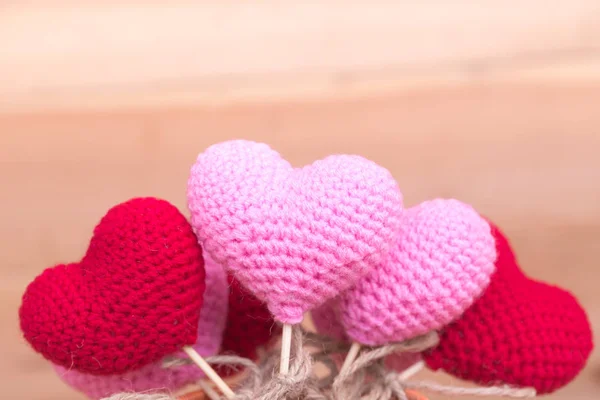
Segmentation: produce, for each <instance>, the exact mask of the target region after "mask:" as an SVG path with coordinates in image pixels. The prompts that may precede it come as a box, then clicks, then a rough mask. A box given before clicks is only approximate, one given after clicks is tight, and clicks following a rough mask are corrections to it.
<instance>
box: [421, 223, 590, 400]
mask: <svg viewBox="0 0 600 400" xmlns="http://www.w3.org/2000/svg"><path fill="white" fill-rule="evenodd" d="M492 228H493V233H494V237H495V238H496V247H497V252H498V260H497V262H496V267H497V269H496V272H495V274H494V275H493V276H492V280H491V283H490V285H489V287H488V288H487V289H486V291H485V292H484V293H483V295H482V296H481V298H479V299H478V300H477V301H476V302H475V303H474V304H473V305H472V306H471V307H470V308H469V309H468V310H467V311H466V312H465V313H464V315H463V316H462V317H461V318H459V319H458V320H457V321H455V322H454V323H452V324H451V325H449V326H448V327H446V328H445V329H444V330H443V331H442V332H441V335H440V343H439V345H438V346H437V347H436V348H434V349H432V350H430V351H427V352H425V353H424V358H425V361H426V363H427V365H428V366H429V368H431V369H433V370H438V369H443V370H445V371H446V372H448V373H450V374H452V375H454V376H456V377H458V378H462V379H465V380H469V381H472V382H475V383H478V384H483V385H496V384H510V385H514V386H518V387H533V388H535V389H536V390H537V392H538V394H546V393H551V392H554V391H555V390H557V389H559V388H561V387H563V386H564V385H566V384H567V383H569V382H570V381H571V380H573V379H574V378H575V376H577V374H579V372H580V371H581V370H582V369H583V367H584V366H585V364H586V361H587V359H588V358H589V356H590V353H591V351H592V349H593V342H592V332H591V328H590V323H589V321H588V318H587V316H586V313H585V310H584V309H583V308H582V307H581V306H580V305H579V303H578V302H577V299H576V298H575V297H574V296H573V295H572V294H571V293H569V292H567V291H565V290H563V289H561V288H559V287H556V286H552V285H548V284H546V283H543V282H539V281H535V280H533V279H530V278H529V277H527V276H526V275H525V274H524V273H523V272H522V271H521V269H520V268H519V266H518V263H517V260H516V257H515V255H514V253H513V251H512V249H511V246H510V244H509V242H508V240H507V239H506V237H505V235H504V234H503V233H502V232H501V231H500V230H499V229H498V227H496V226H493V225H492Z"/></svg>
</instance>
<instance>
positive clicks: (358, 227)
mask: <svg viewBox="0 0 600 400" xmlns="http://www.w3.org/2000/svg"><path fill="white" fill-rule="evenodd" d="M188 206H189V209H190V211H191V214H192V225H193V227H194V229H195V231H196V234H197V235H198V238H199V239H200V241H201V243H202V244H203V246H205V248H206V250H207V251H208V252H209V253H210V254H211V255H212V256H213V257H214V258H215V260H217V261H218V262H220V263H221V264H223V265H224V266H226V268H227V269H228V270H229V271H230V272H232V273H233V274H234V275H235V277H236V279H237V280H239V281H240V283H241V284H242V285H243V286H244V287H246V288H248V289H249V290H250V291H251V292H252V293H253V294H254V295H255V296H256V297H257V298H258V299H260V300H262V301H264V302H266V303H267V307H268V308H269V310H270V311H271V313H272V314H273V315H274V317H275V319H276V320H278V321H281V322H283V323H287V324H296V323H299V322H300V321H302V316H303V314H304V312H306V311H308V310H310V309H312V308H314V307H316V306H318V305H320V304H322V303H324V302H325V301H326V300H328V299H330V298H333V297H335V296H336V295H337V294H338V293H339V292H341V291H343V290H345V289H347V288H348V287H350V286H351V285H353V284H354V283H355V282H356V281H357V280H358V279H359V278H360V277H362V276H363V275H364V274H366V273H367V272H368V271H370V270H371V269H372V268H373V267H374V266H375V265H377V264H379V263H381V262H382V261H383V259H384V257H385V255H386V253H387V251H388V249H389V247H390V245H391V243H392V242H393V239H394V237H395V236H396V234H397V230H398V224H399V220H400V214H401V211H402V196H401V194H400V191H399V189H398V186H397V184H396V182H395V181H394V179H393V178H392V176H391V174H390V173H389V172H388V171H387V170H386V169H384V168H382V167H380V166H378V165H377V164H375V163H373V162H371V161H369V160H366V159H364V158H362V157H359V156H349V155H338V156H330V157H327V158H325V159H323V160H320V161H317V162H315V163H313V164H312V165H309V166H306V167H304V168H301V169H294V168H292V167H291V165H290V164H289V163H288V162H287V161H285V160H284V159H282V158H281V156H280V155H279V154H278V153H277V152H275V151H273V150H272V149H271V148H269V147H268V146H267V145H265V144H259V143H254V142H249V141H243V140H236V141H229V142H224V143H220V144H216V145H213V146H211V147H209V148H208V149H207V150H206V151H205V152H204V153H202V154H200V155H199V156H198V160H197V162H196V163H195V165H194V166H193V167H192V170H191V175H190V178H189V181H188Z"/></svg>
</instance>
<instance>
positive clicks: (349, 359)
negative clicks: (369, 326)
mask: <svg viewBox="0 0 600 400" xmlns="http://www.w3.org/2000/svg"><path fill="white" fill-rule="evenodd" d="M360 349H361V345H360V343H358V342H353V343H352V346H350V350H349V351H348V354H346V359H345V360H344V363H343V364H342V368H341V369H340V375H341V374H343V373H345V372H347V371H348V369H350V366H351V365H352V363H353V362H354V359H355V358H356V356H357V355H358V353H359V352H360Z"/></svg>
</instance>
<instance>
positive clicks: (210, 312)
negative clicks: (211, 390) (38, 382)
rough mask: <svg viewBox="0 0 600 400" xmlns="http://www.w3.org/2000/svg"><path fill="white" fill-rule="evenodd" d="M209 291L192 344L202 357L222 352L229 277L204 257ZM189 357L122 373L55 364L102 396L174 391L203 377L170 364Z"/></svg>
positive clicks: (93, 395) (77, 385) (73, 382)
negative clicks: (101, 371)
mask: <svg viewBox="0 0 600 400" xmlns="http://www.w3.org/2000/svg"><path fill="white" fill-rule="evenodd" d="M204 269H205V270H206V291H205V292H204V304H203V305H202V309H201V310H200V321H199V322H198V338H197V340H196V343H195V344H194V345H193V346H192V347H193V348H194V349H195V350H196V351H197V352H198V353H199V354H200V355H201V356H203V357H208V356H213V355H215V354H217V353H218V352H219V349H220V347H221V341H222V338H223V331H224V329H225V323H226V320H227V302H228V297H229V295H228V292H229V289H228V287H227V277H226V276H225V271H224V270H223V268H222V267H221V266H220V265H219V264H217V263H216V262H214V261H213V260H212V259H211V258H210V257H208V256H206V255H205V256H204ZM176 358H180V359H184V358H187V356H186V355H185V353H183V352H179V353H176V354H173V355H169V356H167V357H165V358H164V359H162V360H159V361H155V362H154V363H152V364H148V365H146V366H143V367H142V368H139V369H136V370H133V371H129V372H126V373H124V374H119V375H92V374H86V373H83V372H79V371H76V370H73V369H67V368H64V367H61V366H56V365H55V366H54V368H55V370H56V372H57V373H58V375H59V376H60V378H61V379H62V380H63V381H64V382H65V383H67V384H68V385H69V386H71V387H73V388H74V389H76V390H78V391H80V392H82V393H84V394H85V395H86V396H87V397H89V398H90V399H102V398H105V397H109V396H112V395H114V394H117V393H126V392H127V393H128V392H138V393H139V392H149V391H151V392H153V393H172V392H175V391H177V390H179V389H181V388H183V387H184V386H186V385H189V384H192V383H195V382H197V381H198V380H200V379H202V378H204V373H203V372H202V370H201V369H200V368H198V367H197V366H196V365H195V364H177V363H172V365H169V364H170V363H169V359H173V361H174V360H175V359H176Z"/></svg>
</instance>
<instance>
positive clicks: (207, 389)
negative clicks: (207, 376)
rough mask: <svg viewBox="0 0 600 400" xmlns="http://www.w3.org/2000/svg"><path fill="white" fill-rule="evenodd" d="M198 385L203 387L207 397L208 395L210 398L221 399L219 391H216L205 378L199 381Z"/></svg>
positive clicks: (213, 399)
mask: <svg viewBox="0 0 600 400" xmlns="http://www.w3.org/2000/svg"><path fill="white" fill-rule="evenodd" d="M198 386H200V389H202V391H203V392H204V394H205V395H206V397H208V398H209V399H210V400H219V398H220V397H221V396H219V394H218V393H217V392H215V390H214V389H213V388H212V386H211V385H210V384H208V383H207V382H205V381H203V380H201V381H199V382H198Z"/></svg>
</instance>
